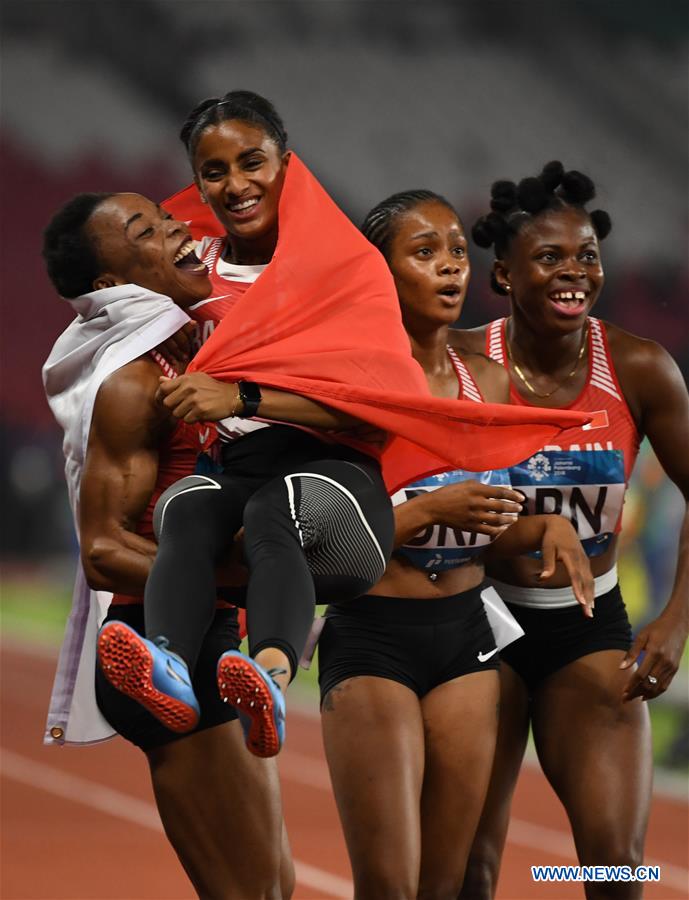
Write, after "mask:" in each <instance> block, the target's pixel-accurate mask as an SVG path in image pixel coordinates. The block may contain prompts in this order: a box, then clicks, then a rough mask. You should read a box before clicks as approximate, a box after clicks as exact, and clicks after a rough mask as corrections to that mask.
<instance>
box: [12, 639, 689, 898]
mask: <svg viewBox="0 0 689 900" xmlns="http://www.w3.org/2000/svg"><path fill="white" fill-rule="evenodd" d="M2 650H3V653H2V699H1V703H2V721H3V730H2V739H1V746H2V756H1V757H0V762H1V767H2V881H1V886H0V897H2V898H3V900H23V898H27V900H28V898H32V900H62V898H64V900H82V898H83V900H106V898H107V900H154V898H155V900H177V898H180V900H181V898H192V897H193V892H192V891H191V890H190V887H189V884H188V882H187V881H186V878H185V876H184V875H183V873H182V871H181V869H180V867H179V864H178V863H177V860H176V857H175V856H174V854H173V852H172V851H171V850H170V849H169V847H168V845H167V842H166V840H165V838H164V836H163V834H162V831H161V827H160V824H159V821H158V817H157V814H156V810H155V807H154V805H153V799H152V794H151V790H150V787H149V784H148V774H147V768H146V765H145V763H144V761H143V757H142V756H141V754H140V753H139V752H138V751H136V750H135V749H133V748H132V747H130V746H129V745H128V744H126V743H125V742H124V741H122V740H119V739H116V740H114V741H110V742H107V743H106V744H102V745H99V746H97V747H90V748H84V749H72V748H69V749H57V748H52V747H44V746H43V745H42V742H41V740H42V733H43V722H44V715H45V710H46V706H47V702H48V696H49V692H50V684H51V680H52V674H53V669H54V654H55V651H54V650H52V649H50V650H45V649H42V648H41V647H40V646H37V645H28V644H23V643H22V644H20V643H16V642H9V641H8V642H4V643H3V645H2ZM287 734H288V740H287V744H286V747H285V750H284V751H283V753H282V754H281V772H282V788H283V799H284V805H285V816H286V819H287V826H288V829H289V833H290V839H291V843H292V849H293V853H294V857H295V861H296V868H297V890H296V891H295V895H294V897H295V900H332V898H344V900H346V898H351V896H352V888H351V880H350V873H349V866H348V863H347V857H346V853H345V849H344V843H343V840H342V836H341V832H340V828H339V824H338V821H337V814H336V810H335V804H334V801H333V799H332V795H331V793H330V788H329V782H328V774H327V769H326V765H325V762H324V759H323V751H322V745H321V737H320V728H319V722H318V718H317V717H316V716H314V715H313V713H310V712H306V711H302V710H298V709H296V708H295V707H294V704H293V705H292V708H291V709H289V711H288V732H287ZM688 813H689V807H688V805H687V802H686V801H682V800H680V799H671V798H668V797H662V796H657V797H656V798H655V801H654V806H653V811H652V814H651V825H650V831H649V838H648V844H647V854H648V859H647V863H648V864H656V863H657V864H660V866H661V882H660V884H655V885H649V886H648V887H647V889H646V894H645V896H646V897H647V898H649V900H652V898H664V900H674V898H687V897H689V872H688V871H687V867H688V857H689V825H688V819H689V816H688ZM513 816H514V818H513V823H512V826H511V831H510V836H509V845H508V849H507V853H506V858H505V863H504V867H503V873H502V878H501V883H500V889H499V893H498V897H499V898H500V900H538V898H544V900H550V898H567V897H581V896H583V894H582V891H581V887H580V886H577V885H573V884H569V885H556V884H534V883H533V882H532V881H531V876H530V868H529V867H530V865H532V864H554V865H558V864H573V863H575V862H576V860H575V856H574V850H573V845H572V842H571V839H570V837H569V835H568V833H567V823H566V819H565V817H564V814H563V813H562V811H561V810H560V808H559V805H558V803H557V801H556V799H555V797H554V795H553V793H552V791H551V790H550V788H549V787H548V785H547V784H546V782H545V780H544V779H543V777H542V776H541V775H540V774H539V773H538V772H537V770H536V769H535V768H532V767H527V768H525V771H524V772H523V775H522V778H521V781H520V785H519V787H518V789H517V796H516V801H515V806H514V810H513Z"/></svg>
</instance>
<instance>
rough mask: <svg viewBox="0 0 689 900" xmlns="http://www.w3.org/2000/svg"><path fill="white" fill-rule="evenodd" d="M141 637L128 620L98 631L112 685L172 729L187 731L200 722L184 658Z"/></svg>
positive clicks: (103, 663)
mask: <svg viewBox="0 0 689 900" xmlns="http://www.w3.org/2000/svg"><path fill="white" fill-rule="evenodd" d="M166 644H167V641H166V640H165V639H164V638H159V639H158V640H157V641H156V643H154V642H153V641H149V640H147V639H146V638H144V637H141V635H140V634H138V633H137V632H136V631H135V630H134V629H133V628H131V627H130V626H129V625H127V624H126V622H119V621H116V620H113V621H111V622H106V623H105V625H104V626H103V627H102V628H101V630H100V631H99V633H98V658H99V660H100V664H101V668H102V669H103V673H104V674H105V677H106V678H107V679H108V681H109V682H110V684H112V685H113V687H115V688H117V690H118V691H122V693H123V694H126V695H127V696H128V697H131V698H132V700H136V701H137V703H140V704H141V705H142V706H143V707H145V709H147V710H148V711H149V712H150V713H151V714H152V715H154V716H155V717H156V719H158V720H159V721H160V722H162V724H163V725H164V726H165V727H166V728H169V729H170V731H176V732H177V733H179V734H185V733H186V732H187V731H192V729H194V728H195V727H196V725H197V724H198V721H199V715H200V709H199V704H198V700H197V699H196V696H195V694H194V689H193V687H192V685H191V677H190V675H189V669H188V668H187V665H186V663H185V662H184V660H183V659H181V658H180V657H179V656H177V654H176V653H172V652H171V651H170V650H168V649H167V647H166Z"/></svg>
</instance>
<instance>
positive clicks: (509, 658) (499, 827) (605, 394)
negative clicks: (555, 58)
mask: <svg viewBox="0 0 689 900" xmlns="http://www.w3.org/2000/svg"><path fill="white" fill-rule="evenodd" d="M594 196H595V189H594V184H593V182H592V181H591V179H590V178H588V177H587V176H586V175H583V174H582V173H580V172H576V171H570V172H565V170H564V168H563V166H562V164H561V163H559V162H552V163H549V164H548V165H546V166H545V168H544V169H543V171H542V173H541V174H540V175H539V176H538V177H537V178H526V179H524V180H523V181H521V182H520V183H519V184H518V185H517V184H514V183H513V182H510V181H498V182H496V183H495V184H494V185H493V188H492V196H491V211H490V213H488V214H487V215H486V216H484V217H482V218H481V219H479V220H478V222H477V223H476V224H475V226H474V228H473V231H472V235H473V238H474V240H475V242H476V243H477V244H478V245H479V246H481V247H493V248H494V251H495V262H494V265H493V274H492V285H493V288H494V290H496V291H497V292H498V293H500V294H501V295H503V296H505V297H508V298H509V301H510V315H509V316H508V317H507V318H504V319H498V320H496V321H494V322H491V323H490V324H489V325H486V326H483V327H481V328H476V329H473V330H471V331H459V332H455V335H454V346H455V347H456V348H462V349H463V350H464V351H467V350H470V351H473V352H479V353H485V354H486V355H488V356H490V357H491V358H492V359H494V360H495V361H496V362H498V363H500V365H502V366H504V368H505V369H506V371H507V372H508V373H509V376H510V381H511V388H510V394H511V402H512V403H513V404H517V405H519V406H521V407H541V408H548V409H576V410H580V411H585V412H587V413H588V414H589V415H590V416H591V421H590V423H589V424H588V425H586V426H584V427H583V428H582V427H576V428H572V429H567V430H566V431H564V432H563V433H562V434H561V435H560V436H559V438H558V439H557V441H556V442H555V443H553V444H550V445H547V446H544V447H543V448H542V449H541V450H540V451H539V452H537V453H535V454H532V455H531V456H530V457H529V458H528V459H526V460H524V462H523V463H521V464H519V465H517V466H513V467H511V468H510V480H511V483H512V485H513V487H514V488H515V489H517V490H519V491H521V492H522V493H523V494H524V495H525V497H526V502H525V510H524V512H523V513H522V514H526V515H531V514H534V513H550V512H557V513H560V514H561V515H563V516H566V517H568V518H569V519H570V521H571V522H572V524H573V526H574V528H575V529H576V530H577V532H578V535H579V539H580V540H581V544H582V547H583V548H584V550H585V552H586V554H587V555H588V557H589V559H590V562H591V567H592V571H593V574H594V576H595V589H596V591H595V592H596V602H595V609H594V616H593V618H592V619H587V618H584V617H582V615H581V612H580V610H579V609H578V606H577V602H576V598H575V596H574V593H573V591H572V585H571V581H570V578H569V575H568V573H567V572H566V571H565V570H564V569H563V568H562V567H561V566H559V565H558V567H557V569H556V572H555V575H554V576H553V578H551V579H550V583H549V585H548V586H547V587H544V586H541V585H538V581H537V576H538V572H539V567H540V563H539V561H538V560H537V559H534V558H533V556H521V557H513V558H509V559H501V560H499V561H498V560H494V561H491V563H490V566H489V570H488V572H489V575H490V576H491V578H492V580H493V584H494V585H495V587H496V588H497V590H498V592H499V593H500V595H501V596H502V598H503V599H504V600H505V601H506V602H507V605H508V607H509V609H510V611H511V612H512V614H513V615H514V616H515V617H516V618H517V620H518V621H519V623H520V624H521V625H522V627H523V628H524V630H525V632H526V635H525V637H524V638H522V639H521V640H520V641H518V642H516V643H515V644H513V645H512V646H510V647H508V648H506V650H505V651H504V653H503V654H502V663H503V665H502V669H501V715H500V726H499V734H498V742H497V749H496V758H495V763H494V767H493V773H492V776H491V784H490V788H489V791H488V797H487V800H486V804H485V807H484V811H483V815H482V819H481V823H480V826H479V830H478V833H477V837H476V840H475V842H474V846H473V849H472V852H471V856H470V860H469V865H468V869H467V876H466V880H465V887H464V891H463V893H462V897H466V898H471V900H476V898H489V897H492V896H494V894H495V890H496V886H497V879H498V873H499V867H500V859H501V856H502V851H503V847H504V842H505V836H506V833H507V826H508V822H509V814H510V804H511V800H512V795H513V792H514V787H515V784H516V781H517V776H518V773H519V768H520V766H521V762H522V758H523V755H524V750H525V747H526V740H527V736H528V732H529V725H531V728H532V731H533V735H534V740H535V744H536V750H537V752H538V757H539V760H540V763H541V766H542V768H543V771H544V773H545V775H546V777H547V778H548V780H549V782H550V783H551V785H552V786H553V788H554V790H555V792H556V793H557V795H558V797H559V798H560V800H561V802H562V804H563V806H564V807H565V809H566V811H567V815H568V817H569V820H570V823H571V827H572V832H573V836H574V841H575V845H576V849H577V854H578V857H579V861H580V863H581V864H582V865H588V864H593V865H629V866H631V867H634V866H636V865H638V864H640V863H641V861H642V859H643V849H644V840H645V834H646V827H647V822H648V813H649V804H650V799H651V782H652V757H651V742H650V729H649V718H648V709H647V707H646V706H645V705H644V702H643V701H647V700H652V699H654V698H655V697H657V696H658V695H659V694H661V693H662V692H663V691H665V690H666V689H667V687H668V685H669V684H670V681H671V680H672V678H673V676H674V674H675V672H676V671H677V668H678V665H679V661H680V657H681V654H682V650H683V647H684V644H685V641H686V638H687V633H688V631H689V517H687V518H685V521H684V525H683V527H682V530H681V533H680V535H679V559H678V565H677V574H676V579H675V583H674V587H673V590H672V593H671V595H670V597H669V599H668V601H667V605H666V606H665V609H664V610H663V612H662V613H661V615H660V616H659V617H658V618H657V619H656V620H655V621H653V622H651V623H649V624H648V625H646V626H645V627H644V628H643V629H641V630H640V631H639V633H638V634H637V635H636V638H635V639H632V632H631V627H630V624H629V619H628V617H627V612H626V609H625V605H624V602H623V599H622V596H621V594H620V587H619V584H618V582H617V571H616V564H615V563H616V556H617V543H618V534H619V530H620V527H621V517H622V505H623V501H624V494H625V490H626V487H627V484H628V482H629V478H630V475H631V471H632V468H633V466H634V461H635V459H636V456H637V452H638V448H639V443H640V441H641V439H642V438H643V437H644V436H647V437H648V439H649V440H650V442H651V445H652V446H653V449H654V450H655V452H656V454H657V456H658V459H659V460H660V462H661V464H662V466H663V468H664V469H665V471H666V472H667V474H668V475H669V477H670V478H671V479H672V480H673V481H674V483H675V484H676V485H677V486H678V487H679V489H680V490H681V491H682V493H683V494H684V496H685V498H689V456H687V453H686V447H687V445H688V443H689V398H688V397H687V390H686V387H685V384H684V382H683V379H682V376H681V374H680V372H679V369H678V367H677V365H676V364H675V362H674V361H673V360H672V358H671V357H670V356H669V354H668V353H667V352H666V351H665V350H664V349H663V348H662V347H660V346H659V345H658V344H656V343H654V342H653V341H651V340H647V339H644V338H640V337H636V336H634V335H631V334H629V333H627V332H625V331H623V330H622V329H620V328H618V327H616V326H615V325H613V324H611V323H608V322H603V321H601V320H599V319H597V318H595V317H594V316H593V315H592V314H591V313H592V310H593V307H594V305H595V303H596V300H597V299H598V297H599V295H600V292H601V290H602V288H603V282H604V272H603V265H602V262H601V256H600V242H601V241H602V240H603V239H604V238H605V237H607V235H608V234H609V232H610V229H611V221H610V217H609V216H608V214H607V213H605V212H604V211H602V210H598V209H596V210H593V211H592V212H589V211H588V210H587V209H586V204H587V203H588V202H589V201H590V200H592V199H593V197H594ZM537 585H538V586H537ZM586 896H587V897H589V898H602V897H624V898H635V897H640V896H641V884H640V883H636V882H633V881H632V882H626V883H615V884H613V883H587V884H586Z"/></svg>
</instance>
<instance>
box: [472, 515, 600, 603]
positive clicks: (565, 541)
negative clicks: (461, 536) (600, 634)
mask: <svg viewBox="0 0 689 900" xmlns="http://www.w3.org/2000/svg"><path fill="white" fill-rule="evenodd" d="M534 550H540V551H541V553H542V554H543V568H542V570H541V572H540V575H539V576H538V579H539V581H538V585H537V586H539V587H547V586H548V585H547V584H544V582H546V581H547V580H548V578H551V577H552V576H553V575H554V574H555V568H556V565H557V563H558V562H559V563H562V565H563V566H564V567H565V569H566V571H567V574H568V575H569V578H570V580H571V583H572V590H573V591H574V596H575V597H576V599H577V601H578V603H579V604H580V605H581V607H582V611H583V613H584V615H585V616H588V617H589V618H592V616H593V612H592V610H593V607H594V601H595V590H594V584H593V574H592V572H591V563H590V562H589V559H588V557H587V556H586V554H585V553H584V548H583V547H582V546H581V541H580V540H579V536H578V534H577V533H576V531H575V529H574V527H573V526H572V523H571V522H570V521H569V520H568V519H566V518H565V517H564V516H554V515H552V514H550V515H542V516H521V517H520V518H519V520H518V521H517V522H516V523H515V524H514V525H513V526H512V527H511V528H508V529H507V530H506V531H505V532H504V534H501V535H500V536H499V537H498V538H497V539H496V540H495V542H494V543H492V544H490V545H489V546H488V547H487V549H486V550H485V552H484V554H483V557H484V559H485V560H486V561H488V560H489V559H501V558H504V557H513V556H520V555H521V554H522V553H531V552H532V551H534Z"/></svg>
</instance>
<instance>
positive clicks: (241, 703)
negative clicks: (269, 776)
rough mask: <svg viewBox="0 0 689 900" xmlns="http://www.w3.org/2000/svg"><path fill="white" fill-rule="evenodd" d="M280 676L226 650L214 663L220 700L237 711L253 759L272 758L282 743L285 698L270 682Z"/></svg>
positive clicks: (278, 671) (240, 654)
mask: <svg viewBox="0 0 689 900" xmlns="http://www.w3.org/2000/svg"><path fill="white" fill-rule="evenodd" d="M283 673H284V669H269V670H268V671H266V670H265V669H264V668H263V667H262V666H260V665H259V664H258V663H257V662H256V660H255V659H251V657H249V656H245V655H244V654H243V653H240V652H239V651H238V650H228V652H227V653H223V655H222V656H221V657H220V659H219V660H218V690H219V691H220V696H221V697H222V699H223V700H224V702H225V703H229V704H230V705H231V706H234V708H235V709H236V710H237V713H238V715H239V721H240V723H241V726H242V728H243V730H244V738H245V740H246V746H247V747H248V748H249V750H250V751H251V752H252V753H253V754H254V756H262V757H268V756H276V755H277V754H278V753H279V752H280V748H281V747H282V744H283V742H284V740H285V698H284V697H283V695H282V691H281V690H280V688H279V687H278V686H277V684H276V683H275V681H274V679H273V675H279V674H283Z"/></svg>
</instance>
